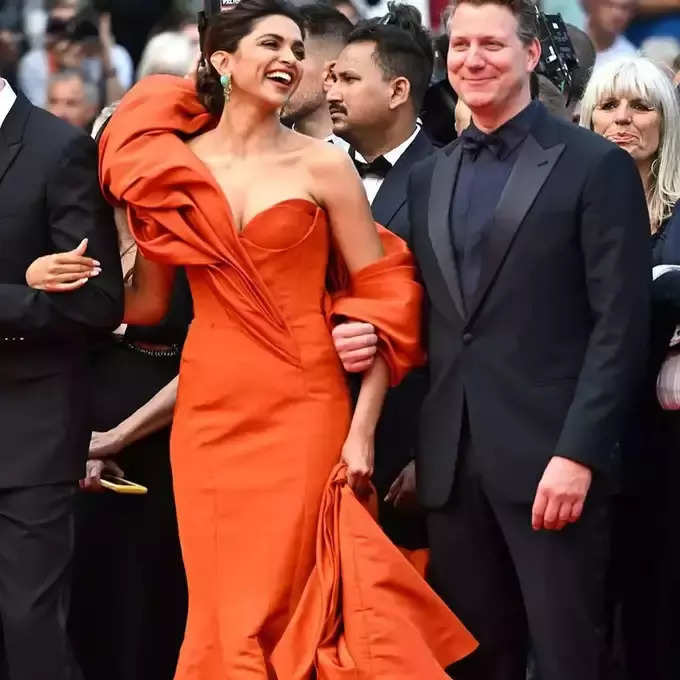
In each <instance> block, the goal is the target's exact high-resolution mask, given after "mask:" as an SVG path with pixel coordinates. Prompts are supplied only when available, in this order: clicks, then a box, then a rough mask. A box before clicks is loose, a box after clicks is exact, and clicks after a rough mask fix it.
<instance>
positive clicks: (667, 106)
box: [581, 57, 680, 232]
mask: <svg viewBox="0 0 680 680" xmlns="http://www.w3.org/2000/svg"><path fill="white" fill-rule="evenodd" d="M616 97H628V98H631V97H636V98H637V97H639V98H641V99H643V100H645V101H646V102H647V103H648V104H649V105H650V106H653V107H654V109H656V111H657V112H658V113H659V116H660V118H661V122H660V130H659V148H658V150H657V152H656V158H655V159H654V161H653V162H652V168H651V175H650V177H649V189H648V192H647V207H648V209H649V218H650V221H651V224H652V232H655V231H656V230H657V229H658V228H659V227H660V226H661V224H662V223H663V222H664V221H665V220H666V219H668V218H669V217H670V216H671V214H672V212H673V208H674V207H675V204H676V203H677V202H678V200H680V164H678V159H679V158H680V103H678V95H677V93H676V91H675V86H674V85H673V81H672V79H671V77H670V75H669V74H668V73H666V71H665V70H664V69H663V68H662V67H660V66H658V65H657V64H655V63H654V62H653V61H650V60H649V59H646V58H644V57H634V58H630V57H628V58H625V59H620V60H616V61H613V62H611V63H608V64H605V65H604V66H601V67H599V68H598V69H597V70H596V71H595V73H593V75H592V77H591V78H590V82H589V83H588V87H586V91H585V93H584V95H583V100H582V101H581V125H582V126H583V127H587V128H589V129H591V130H592V127H593V125H592V120H593V111H594V110H595V107H596V106H598V105H599V104H600V103H602V102H604V101H606V100H607V99H610V98H616Z"/></svg>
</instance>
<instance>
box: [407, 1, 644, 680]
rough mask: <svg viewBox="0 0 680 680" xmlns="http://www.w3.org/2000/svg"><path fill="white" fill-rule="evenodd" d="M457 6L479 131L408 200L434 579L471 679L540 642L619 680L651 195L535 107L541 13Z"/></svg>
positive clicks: (420, 180)
mask: <svg viewBox="0 0 680 680" xmlns="http://www.w3.org/2000/svg"><path fill="white" fill-rule="evenodd" d="M452 11H453V13H452V18H451V20H450V24H449V29H450V49H449V59H448V69H449V78H450V80H451V84H452V85H453V87H454V89H455V90H456V91H457V92H458V93H459V95H460V96H461V97H462V98H463V99H464V100H465V102H466V104H467V105H468V107H469V108H470V110H471V112H472V125H471V126H470V127H469V128H468V129H467V130H465V132H464V133H463V134H462V135H461V137H460V138H459V139H458V140H456V141H455V142H453V143H452V144H451V145H450V146H449V147H446V148H445V149H442V150H441V151H439V152H438V153H437V154H436V155H435V157H433V158H432V159H429V160H427V161H425V162H423V163H421V164H419V165H417V166H416V167H415V168H414V169H413V171H412V173H411V178H410V183H409V191H408V201H409V212H410V218H411V225H412V238H411V245H412V248H413V251H414V253H415V255H416V258H417V260H418V264H419V266H420V270H421V273H422V277H423V280H424V283H425V286H426V288H427V292H428V299H429V305H428V314H427V341H428V355H429V367H430V390H429V393H428V395H427V397H426V399H425V402H424V404H423V408H422V413H421V419H420V433H419V447H418V457H417V473H418V492H419V497H420V499H421V501H422V502H423V504H425V505H426V507H428V508H429V509H430V512H429V514H428V534H429V540H430V548H431V551H432V552H431V557H432V561H431V571H430V577H431V580H432V583H433V585H434V586H435V588H436V589H437V590H438V592H439V593H440V594H441V595H442V597H443V598H444V599H445V600H446V602H447V603H449V604H450V606H451V608H452V609H453V610H454V611H455V612H456V613H457V614H458V615H460V617H461V618H462V620H463V621H464V622H465V624H466V625H467V626H469V628H470V630H471V631H472V633H473V634H474V635H475V636H476V637H477V638H478V640H479V642H480V648H479V650H478V652H477V653H475V654H473V655H472V656H470V657H469V659H466V660H464V661H463V662H461V664H459V666H458V667H457V668H455V669H453V675H454V677H456V678H457V680H524V678H525V674H526V660H527V648H528V646H529V640H531V645H532V647H533V649H534V651H535V655H536V660H537V665H538V670H539V673H540V677H541V678H542V680H576V679H577V678H578V680H602V678H603V677H604V669H603V657H604V644H603V639H602V637H603V632H604V627H605V626H604V613H603V609H604V606H603V604H604V577H605V568H606V564H607V560H608V535H609V518H608V514H609V500H608V495H609V492H610V491H611V490H612V489H613V488H614V487H615V486H616V477H617V467H618V461H617V442H618V440H619V439H620V437H621V436H622V426H623V421H624V418H625V415H626V410H627V408H628V407H629V405H630V402H631V401H632V395H633V393H634V391H635V388H636V386H637V383H638V381H639V379H640V378H641V376H642V373H643V371H644V364H645V359H646V353H647V335H648V315H649V309H648V303H649V287H650V276H649V271H650V262H649V243H648V239H649V222H648V216H647V210H646V204H645V198H644V194H643V190H642V187H641V183H640V181H639V175H638V174H637V172H636V169H635V166H634V164H633V163H632V161H631V158H630V156H629V155H628V154H627V153H626V152H625V151H622V150H621V149H619V148H617V147H615V146H614V145H612V144H610V143H608V142H607V141H605V140H604V139H602V138H600V137H598V136H596V135H594V134H592V133H591V132H590V131H587V130H584V129H581V128H578V127H576V126H574V125H572V124H570V123H567V122H563V121H560V120H558V119H556V118H553V117H552V116H550V114H548V113H547V111H546V110H545V108H544V107H543V105H542V104H540V103H539V102H537V101H534V102H532V101H531V97H530V87H529V80H530V73H531V72H532V70H533V69H534V68H535V66H536V64H537V62H538V59H539V56H540V44H539V43H538V41H537V39H536V24H535V7H534V4H533V2H532V1H531V0H481V1H480V0H457V1H456V2H455V3H454V5H453V8H452Z"/></svg>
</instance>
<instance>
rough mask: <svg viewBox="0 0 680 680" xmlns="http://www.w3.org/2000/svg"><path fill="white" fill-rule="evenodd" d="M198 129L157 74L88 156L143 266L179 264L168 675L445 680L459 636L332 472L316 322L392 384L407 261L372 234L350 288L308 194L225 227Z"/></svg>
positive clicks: (466, 638) (338, 418)
mask: <svg viewBox="0 0 680 680" xmlns="http://www.w3.org/2000/svg"><path fill="white" fill-rule="evenodd" d="M214 124H215V121H214V119H213V118H212V117H211V116H210V115H209V114H207V113H206V111H205V110H204V109H203V108H202V107H201V105H200V103H199V102H198V100H197V99H196V96H195V94H194V91H193V87H192V85H191V84H190V83H189V82H188V81H186V80H182V79H179V78H172V77H169V76H156V77H152V78H148V79H146V80H144V81H142V83H140V84H139V85H137V86H136V87H135V88H134V89H133V90H132V91H131V92H130V93H129V94H128V95H127V96H126V97H125V99H124V100H123V102H122V103H121V105H120V107H119V109H118V111H117V112H116V114H115V115H114V117H113V119H112V121H111V123H110V124H109V126H108V127H107V129H106V130H105V132H104V135H103V136H102V141H101V145H100V150H101V154H100V158H101V160H100V174H101V182H102V188H103V190H104V192H105V193H106V195H107V197H108V199H109V200H110V201H111V202H112V203H114V204H126V205H127V213H128V220H129V223H130V227H131V229H132V232H133V234H134V236H135V238H136V240H137V242H138V244H139V247H140V249H141V251H142V252H143V253H144V255H145V256H146V257H148V258H150V259H153V260H156V261H159V262H163V263H166V264H170V265H184V266H185V267H186V271H187V275H188V278H189V283H190V286H191V291H192V295H193V298H194V313H195V318H194V321H193V323H192V325H191V329H190V331H189V336H188V338H187V341H186V344H185V347H184V351H183V355H182V364H181V369H180V385H179V392H178V398H177V407H176V411H175V420H174V425H173V432H172V443H171V456H172V467H173V478H174V486H175V499H176V503H177V514H178V522H179V529H180V538H181V541H182V550H183V554H184V561H185V567H186V571H187V580H188V584H189V616H188V622H187V630H186V636H185V640H184V644H183V647H182V652H181V655H180V660H179V665H178V669H177V675H176V678H177V680H218V679H219V680H224V679H228V680H255V679H257V680H265V679H273V678H277V680H311V679H312V678H317V680H345V679H346V678H353V679H354V680H363V679H366V680H368V679H369V678H370V679H373V678H383V679H384V680H388V678H389V680H399V679H400V678H404V680H405V679H406V678H418V679H419V680H429V679H432V680H434V679H439V678H444V677H446V676H445V674H444V672H443V670H442V667H443V666H444V665H447V664H449V663H452V662H453V661H455V660H457V659H459V658H461V657H462V656H465V655H466V654H468V653H469V652H470V651H472V649H473V648H474V646H475V642H474V640H473V639H472V638H471V636H470V635H469V633H468V632H467V631H466V630H465V629H464V627H463V626H462V625H461V623H460V622H459V621H458V619H457V618H456V617H455V616H454V615H453V614H452V613H451V612H450V611H449V610H448V609H446V607H445V606H444V604H443V603H442V602H441V600H439V598H438V597H437V596H436V595H435V594H434V593H433V592H432V591H431V590H430V589H429V587H428V586H427V585H426V584H425V582H424V581H423V580H422V579H421V578H420V577H419V576H418V575H417V573H416V571H415V570H414V569H413V568H412V567H411V566H410V565H409V564H408V562H407V561H406V559H405V558H404V557H403V556H402V555H401V554H400V553H399V551H398V550H397V548H395V547H394V546H393V545H392V544H391V543H390V542H389V541H388V540H387V538H386V537H385V536H384V534H382V532H381V531H380V529H379V527H378V526H377V525H376V524H375V522H374V521H373V520H372V519H371V518H370V516H369V515H368V514H367V512H366V511H365V510H364V509H363V508H362V507H361V506H360V505H359V504H358V502H357V501H356V499H354V497H353V495H352V494H351V491H350V490H349V488H348V487H347V485H346V483H345V480H344V477H343V473H342V469H336V468H337V465H338V461H339V458H340V452H341V448H342V444H343V442H344V440H345V437H346V435H347V431H348V427H349V422H350V416H351V412H350V400H349V396H348V390H347V386H346V382H345V376H344V373H343V371H342V367H341V365H340V364H339V361H338V358H337V356H336V353H335V351H334V348H333V344H332V340H331V336H330V331H329V318H330V317H332V316H333V315H346V316H351V317H354V318H358V319H363V320H366V321H370V322H372V323H374V324H375V325H376V327H377V328H378V332H379V336H380V351H381V353H382V355H383V356H384V357H385V359H386V361H387V363H388V364H389V367H390V375H391V381H392V383H393V384H396V383H397V382H398V381H399V380H400V379H401V377H403V375H404V374H405V372H406V371H408V369H409V368H410V367H411V366H413V365H414V364H417V363H419V362H420V361H422V358H423V357H422V352H421V350H420V342H419V326H420V306H421V301H422V290H421V288H420V286H419V285H418V284H417V283H416V282H415V280H414V273H415V272H414V266H413V262H412V259H411V255H410V253H409V252H408V249H407V248H406V246H405V245H404V244H403V242H401V241H400V240H399V239H397V238H396V237H395V236H392V235H391V234H389V233H388V232H386V231H384V230H383V231H382V232H381V237H382V239H383V243H384V245H385V251H386V255H385V256H384V257H383V258H382V259H381V260H379V261H378V262H375V263H373V264H371V265H370V266H369V267H366V268H365V269H363V270H361V271H360V272H356V273H354V274H353V275H352V276H349V275H348V273H347V271H346V270H345V269H344V268H343V267H342V266H341V265H340V266H335V265H333V266H332V265H331V264H330V256H331V254H332V242H331V241H332V239H331V235H330V229H329V225H328V221H327V218H326V215H325V213H324V211H323V210H321V209H320V208H319V207H318V206H316V205H315V204H313V203H312V202H311V201H308V200H300V199H292V200H287V201H282V202H280V203H277V204H275V205H273V206H271V207H270V208H267V209H266V210H264V211H262V212H261V213H259V214H258V215H256V216H255V217H254V218H253V219H252V220H250V222H249V223H248V224H246V225H245V227H244V228H243V230H242V231H241V232H240V233H238V232H237V231H236V229H235V227H234V222H233V219H232V215H231V211H230V208H229V204H228V201H227V200H226V197H225V196H224V194H223V193H222V191H221V190H220V188H219V186H218V185H217V184H216V182H215V180H214V178H213V177H212V175H211V174H210V172H209V171H208V170H207V168H206V167H205V166H204V165H203V164H202V163H201V161H200V160H199V159H198V158H197V157H196V156H195V155H194V154H193V153H192V152H191V151H190V150H189V149H188V148H187V146H186V145H185V143H184V141H183V140H184V139H186V138H187V137H188V136H191V135H194V134H196V133H198V132H201V131H203V130H206V129H209V127H210V126H213V125H214ZM333 255H334V260H333V261H336V260H337V257H336V255H337V254H333ZM329 269H332V273H333V274H334V276H333V277H332V278H334V280H335V281H336V290H335V291H334V293H333V295H332V296H331V294H330V293H329V292H328V291H327V289H326V280H327V278H328V274H329V273H330V272H329ZM329 479H330V481H328V480H329Z"/></svg>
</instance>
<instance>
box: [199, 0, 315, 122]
mask: <svg viewBox="0 0 680 680" xmlns="http://www.w3.org/2000/svg"><path fill="white" fill-rule="evenodd" d="M275 15H281V16H284V17H288V18H289V19H291V20H292V21H294V22H295V23H296V24H297V26H298V27H299V28H300V32H301V33H302V37H303V38H304V36H305V26H304V20H303V18H302V16H301V15H300V13H299V12H298V10H297V9H296V8H295V7H294V6H293V5H291V4H290V3H289V2H287V0H242V2H240V3H238V4H237V5H234V6H233V7H232V8H231V9H228V10H226V11H224V12H222V13H221V14H215V15H213V16H211V17H209V18H208V19H207V20H205V21H200V20H199V25H198V30H199V33H200V44H201V64H200V66H199V69H198V76H197V78H196V92H197V93H198V97H199V99H200V100H201V102H202V103H203V106H205V108H206V109H208V111H210V113H212V114H214V115H220V114H221V113H222V109H223V108H224V90H223V88H222V85H221V83H220V75H219V73H218V72H217V71H216V69H215V67H214V66H213V65H212V64H211V63H210V59H209V57H210V55H211V54H213V53H214V52H217V51H218V50H224V51H225V52H235V51H236V50H237V48H238V45H239V43H240V42H241V40H242V39H243V38H244V37H245V36H247V35H248V34H249V33H250V32H251V31H252V30H253V26H254V25H255V23H256V22H257V21H259V20H260V19H264V18H265V17H269V16H275Z"/></svg>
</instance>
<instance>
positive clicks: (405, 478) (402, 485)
mask: <svg viewBox="0 0 680 680" xmlns="http://www.w3.org/2000/svg"><path fill="white" fill-rule="evenodd" d="M385 502H386V503H392V504H393V505H394V507H395V508H400V509H412V508H415V507H416V506H417V505H418V502H417V501H416V462H415V460H412V461H410V462H409V463H408V464H407V465H406V467H405V468H404V469H403V470H402V471H401V472H400V473H399V476H398V477H397V478H396V479H395V480H394V482H392V486H391V487H390V490H389V491H388V492H387V495H386V496H385Z"/></svg>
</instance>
